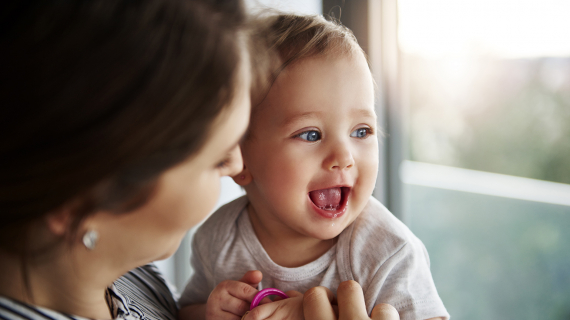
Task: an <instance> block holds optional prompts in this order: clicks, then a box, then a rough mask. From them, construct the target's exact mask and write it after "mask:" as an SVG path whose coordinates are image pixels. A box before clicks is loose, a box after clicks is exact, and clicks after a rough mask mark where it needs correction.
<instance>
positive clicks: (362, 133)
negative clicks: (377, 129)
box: [350, 128, 370, 138]
mask: <svg viewBox="0 0 570 320" xmlns="http://www.w3.org/2000/svg"><path fill="white" fill-rule="evenodd" d="M369 134H370V129H369V128H358V129H356V130H354V131H352V133H351V134H350V136H351V137H353V138H366V136H367V135H369Z"/></svg>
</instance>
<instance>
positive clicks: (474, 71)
mask: <svg viewBox="0 0 570 320" xmlns="http://www.w3.org/2000/svg"><path fill="white" fill-rule="evenodd" d="M397 4H398V18H399V21H398V29H397V32H398V49H399V61H398V62H399V73H398V81H399V82H398V91H397V94H398V95H399V97H398V101H399V102H400V107H401V108H403V110H405V113H404V114H405V116H404V117H402V127H403V128H404V130H403V137H404V139H405V140H403V142H405V144H407V150H408V152H407V153H406V154H404V156H403V158H404V159H405V161H403V162H402V164H401V167H400V172H401V178H402V181H403V185H402V188H403V195H404V196H403V198H402V199H400V200H401V201H402V203H403V208H404V210H403V215H402V216H403V217H404V220H405V221H406V222H407V223H408V225H409V226H410V228H411V229H412V231H414V233H416V235H418V237H420V239H422V240H423V241H424V243H425V244H426V247H427V248H428V251H429V253H430V257H431V262H432V273H433V276H434V280H435V282H436V285H437V287H438V290H439V293H440V295H441V297H442V299H443V301H444V303H445V304H446V306H447V308H448V310H449V312H450V314H451V315H452V316H453V317H455V318H458V319H529V318H536V319H568V318H569V317H570V251H568V248H569V247H570V232H568V230H570V229H569V227H570V185H569V184H570V40H569V39H570V37H569V36H570V19H567V16H566V15H565V13H567V12H570V2H568V1H557V0H547V1H544V0H540V1H538V0H525V1H510V0H461V1H458V0H399V1H398V2H397Z"/></svg>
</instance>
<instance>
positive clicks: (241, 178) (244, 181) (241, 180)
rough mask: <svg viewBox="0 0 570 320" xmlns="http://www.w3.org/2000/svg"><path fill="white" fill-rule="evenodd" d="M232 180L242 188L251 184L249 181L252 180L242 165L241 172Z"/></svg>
mask: <svg viewBox="0 0 570 320" xmlns="http://www.w3.org/2000/svg"><path fill="white" fill-rule="evenodd" d="M232 179H234V181H235V183H237V184H239V185H240V186H242V187H245V186H247V185H248V184H250V183H251V180H253V178H252V177H251V173H249V170H248V169H247V168H246V166H245V164H244V165H243V170H242V171H241V172H240V173H238V174H236V175H235V176H233V177H232Z"/></svg>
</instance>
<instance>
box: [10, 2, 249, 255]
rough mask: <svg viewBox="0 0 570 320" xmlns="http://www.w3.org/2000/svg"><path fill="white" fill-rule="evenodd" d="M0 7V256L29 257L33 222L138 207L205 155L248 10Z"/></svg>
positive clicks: (173, 5)
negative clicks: (66, 212)
mask: <svg viewBox="0 0 570 320" xmlns="http://www.w3.org/2000/svg"><path fill="white" fill-rule="evenodd" d="M0 6H2V8H1V10H0V12H1V13H0V105H1V106H0V249H1V250H3V251H7V252H12V253H16V254H18V255H21V256H22V255H24V256H25V254H26V250H27V248H26V245H25V243H26V241H25V240H26V233H27V230H28V229H29V226H30V224H31V223H32V222H34V221H38V220H39V219H41V218H42V217H44V216H45V215H46V214H47V213H49V212H50V211H53V210H56V209H58V208H61V207H62V206H67V207H68V208H69V209H70V210H72V213H73V217H74V224H73V226H74V227H73V228H76V227H77V226H78V224H79V223H80V221H81V220H82V219H84V218H85V217H86V216H88V215H89V214H91V213H93V212H95V211H96V210H101V209H104V210H110V211H114V212H126V211H130V210H133V209H135V208H137V207H139V206H140V205H142V204H143V203H144V202H145V200H146V199H147V198H148V197H149V196H151V195H152V192H153V191H154V188H155V186H156V180H157V177H158V176H159V175H160V174H161V173H162V172H164V171H165V170H167V169H169V168H171V167H173V166H174V165H176V164H178V163H180V162H181V161H183V160H184V159H187V158H188V157H190V156H191V155H192V154H194V153H195V152H197V151H198V150H199V149H200V148H201V146H202V145H203V143H204V141H205V139H206V137H207V134H208V131H209V129H210V125H211V123H212V122H213V120H214V119H215V118H216V117H217V115H219V114H220V113H221V112H222V111H223V110H224V108H226V107H227V106H228V105H229V104H230V102H231V101H232V98H233V94H234V88H235V87H236V83H235V82H236V81H237V80H236V79H237V72H238V69H239V64H240V63H241V60H242V51H243V47H244V46H243V42H244V41H243V39H244V37H243V36H240V33H241V30H242V26H243V24H244V21H245V14H244V11H243V8H242V3H241V1H236V0H124V1H123V0H121V1H119V0H97V1H87V0H84V1H81V0H50V1H46V0H38V1H29V0H28V1H21V0H18V1H3V2H2V4H1V5H0ZM213 165H215V164H213ZM72 231H73V230H72Z"/></svg>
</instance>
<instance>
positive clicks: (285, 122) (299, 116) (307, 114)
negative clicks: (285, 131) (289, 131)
mask: <svg viewBox="0 0 570 320" xmlns="http://www.w3.org/2000/svg"><path fill="white" fill-rule="evenodd" d="M320 116H321V113H320V112H316V111H309V112H303V113H301V114H296V115H293V116H291V117H286V118H285V119H283V121H281V127H287V126H289V125H291V124H292V123H295V122H297V121H299V120H303V119H309V118H319V117H320Z"/></svg>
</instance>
